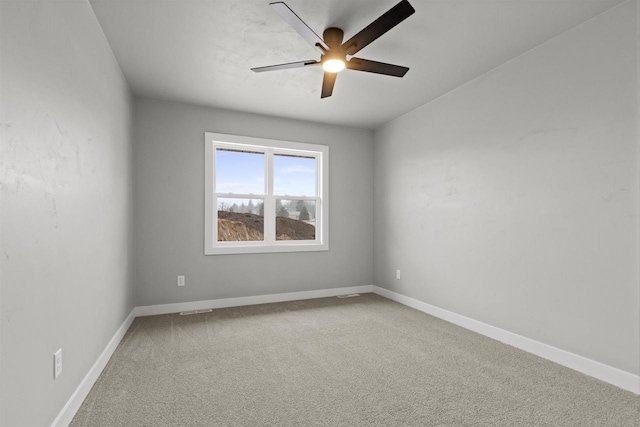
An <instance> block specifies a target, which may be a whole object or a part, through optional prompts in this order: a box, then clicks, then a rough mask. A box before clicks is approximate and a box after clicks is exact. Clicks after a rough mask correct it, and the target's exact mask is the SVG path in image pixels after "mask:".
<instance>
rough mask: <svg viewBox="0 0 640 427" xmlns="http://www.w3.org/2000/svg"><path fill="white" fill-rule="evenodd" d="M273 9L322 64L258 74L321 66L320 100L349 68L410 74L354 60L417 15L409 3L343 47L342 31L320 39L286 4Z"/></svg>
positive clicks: (300, 64) (283, 66)
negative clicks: (317, 54) (313, 51)
mask: <svg viewBox="0 0 640 427" xmlns="http://www.w3.org/2000/svg"><path fill="white" fill-rule="evenodd" d="M269 5H270V6H271V7H273V9H274V10H275V11H276V12H277V13H278V14H279V15H280V16H281V17H282V18H283V19H284V20H285V21H287V23H288V24H289V25H291V27H292V28H293V29H294V30H296V32H297V33H298V34H300V36H301V37H302V38H303V39H305V40H306V41H307V42H308V43H309V44H310V45H311V46H313V47H314V48H315V49H316V50H318V51H319V52H320V54H321V57H320V61H315V60H313V59H312V60H307V61H298V62H289V63H286V64H278V65H269V66H266V67H257V68H252V69H251V70H252V71H254V72H256V73H260V72H263V71H274V70H284V69H288V68H301V67H307V66H316V65H321V66H322V69H323V70H324V76H323V79H322V91H321V94H320V97H321V98H326V97H329V96H331V94H332V93H333V86H334V85H335V81H336V76H337V74H338V72H340V71H342V70H344V69H345V68H348V69H349V70H355V71H365V72H369V73H376V74H383V75H387V76H394V77H403V76H404V75H405V74H406V73H407V71H409V68H407V67H402V66H400V65H393V64H387V63H384V62H377V61H371V60H369V59H362V58H356V57H354V56H353V55H355V54H356V53H358V52H359V51H360V50H361V49H363V48H364V47H365V46H367V45H368V44H370V43H371V42H373V41H374V40H376V39H377V38H379V37H380V36H382V35H383V34H384V33H386V32H387V31H389V30H390V29H392V28H393V27H395V26H396V25H398V24H399V23H400V22H402V21H404V20H405V19H407V18H408V17H409V16H411V15H412V14H413V13H414V12H415V9H414V8H413V6H411V5H410V4H409V2H408V0H402V1H401V2H400V3H398V4H396V5H395V6H394V7H392V8H391V9H389V10H388V11H387V12H386V13H384V14H383V15H382V16H380V17H379V18H378V19H376V20H375V21H373V22H372V23H371V24H369V25H367V26H366V27H365V28H364V29H362V30H361V31H360V32H359V33H357V34H356V35H355V36H353V37H351V38H350V39H349V40H347V41H346V42H344V43H342V39H343V37H344V32H343V31H342V30H341V29H340V28H334V27H332V28H327V29H326V30H325V31H324V32H323V34H322V38H320V37H318V35H317V34H316V33H315V32H314V31H313V30H312V29H311V28H309V26H308V25H307V24H306V23H305V22H304V21H303V20H302V19H300V17H298V15H296V14H295V12H293V11H292V10H291V9H290V8H289V6H287V5H286V4H285V3H284V2H274V3H270V4H269ZM347 55H349V56H350V57H351V58H350V59H349V60H347Z"/></svg>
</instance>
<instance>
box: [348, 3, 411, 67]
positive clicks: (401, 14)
mask: <svg viewBox="0 0 640 427" xmlns="http://www.w3.org/2000/svg"><path fill="white" fill-rule="evenodd" d="M415 11H416V10H415V9H414V8H413V6H411V5H410V4H409V2H408V1H407V0H402V1H401V2H400V3H398V4H397V5H395V6H393V7H392V8H391V9H389V10H388V11H387V12H386V13H384V14H383V15H382V16H381V17H379V18H378V19H376V20H375V21H373V22H372V23H371V24H369V25H367V26H366V27H365V28H364V29H363V30H362V31H360V32H359V33H358V34H356V35H355V36H353V37H351V38H350V39H349V40H347V41H346V42H344V43H343V44H342V50H343V51H344V52H345V53H346V54H347V55H355V54H356V53H357V52H358V51H360V50H361V49H362V48H364V47H365V46H366V45H368V44H369V43H371V42H372V41H374V40H375V39H377V38H378V37H380V36H381V35H383V34H384V33H386V32H387V31H389V30H390V29H392V28H393V27H395V26H396V25H398V24H399V23H400V22H402V21H404V20H405V19H407V18H408V17H409V16H411V15H413V13H414V12H415Z"/></svg>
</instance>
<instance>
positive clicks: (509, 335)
mask: <svg viewBox="0 0 640 427" xmlns="http://www.w3.org/2000/svg"><path fill="white" fill-rule="evenodd" d="M373 292H374V293H376V294H378V295H381V296H383V297H385V298H389V299H390V300H393V301H396V302H399V303H400V304H403V305H406V306H409V307H411V308H415V309H416V310H420V311H422V312H424V313H427V314H430V315H432V316H435V317H438V318H440V319H442V320H446V321H447V322H450V323H453V324H455V325H458V326H462V327H463V328H465V329H469V330H471V331H474V332H477V333H479V334H481V335H485V336H487V337H489V338H493V339H495V340H498V341H501V342H503V343H505V344H508V345H510V346H513V347H516V348H519V349H521V350H524V351H526V352H529V353H532V354H535V355H536V356H540V357H542V358H544V359H547V360H550V361H552V362H555V363H558V364H560V365H562V366H566V367H567V368H570V369H573V370H575V371H578V372H581V373H583V374H586V375H589V376H591V377H594V378H597V379H599V380H602V381H605V382H607V383H609V384H613V385H615V386H617V387H620V388H622V389H624V390H628V391H631V392H633V393H635V394H640V376H638V375H635V374H632V373H630V372H626V371H623V370H620V369H617V368H614V367H612V366H608V365H605V364H603V363H600V362H596V361H595V360H591V359H587V358H586V357H582V356H579V355H577V354H573V353H570V352H568V351H565V350H561V349H559V348H556V347H552V346H550V345H547V344H544V343H541V342H539V341H535V340H532V339H530V338H526V337H523V336H522V335H518V334H514V333H513V332H509V331H505V330H504V329H500V328H496V327H495V326H491V325H488V324H486V323H482V322H479V321H477V320H474V319H471V318H469V317H465V316H462V315H460V314H457V313H453V312H451V311H448V310H444V309H442V308H440V307H436V306H434V305H431V304H427V303H425V302H422V301H419V300H417V299H414V298H410V297H407V296H405V295H402V294H399V293H397V292H393V291H390V290H388V289H384V288H381V287H379V286H373Z"/></svg>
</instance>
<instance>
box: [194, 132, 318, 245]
mask: <svg viewBox="0 0 640 427" xmlns="http://www.w3.org/2000/svg"><path fill="white" fill-rule="evenodd" d="M217 148H231V149H241V150H242V149H244V150H248V151H254V152H261V153H265V192H264V193H263V194H239V193H216V182H215V179H216V174H215V163H216V149H217ZM204 154H205V185H204V192H205V194H204V200H205V208H204V211H205V212H204V215H205V220H204V223H205V224H204V254H205V255H224V254H250V253H272V252H307V251H327V250H329V147H328V146H326V145H319V144H307V143H302V142H291V141H279V140H274V139H265V138H254V137H248V136H239V135H225V134H221V133H213V132H205V134H204ZM274 154H289V155H302V156H308V157H314V158H315V159H316V187H317V189H316V195H315V196H306V197H303V196H297V195H288V194H274V192H273V191H274V188H273V155H274ZM219 197H220V198H237V199H253V200H256V199H257V200H264V240H263V241H239V242H219V241H218V198H219ZM276 199H285V200H312V201H315V202H316V224H315V226H316V238H315V240H276V231H275V224H276Z"/></svg>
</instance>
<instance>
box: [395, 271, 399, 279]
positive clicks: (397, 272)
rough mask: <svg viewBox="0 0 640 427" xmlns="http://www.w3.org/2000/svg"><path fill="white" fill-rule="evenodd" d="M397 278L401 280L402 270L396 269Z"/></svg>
mask: <svg viewBox="0 0 640 427" xmlns="http://www.w3.org/2000/svg"><path fill="white" fill-rule="evenodd" d="M396 279H398V280H400V270H396Z"/></svg>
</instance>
